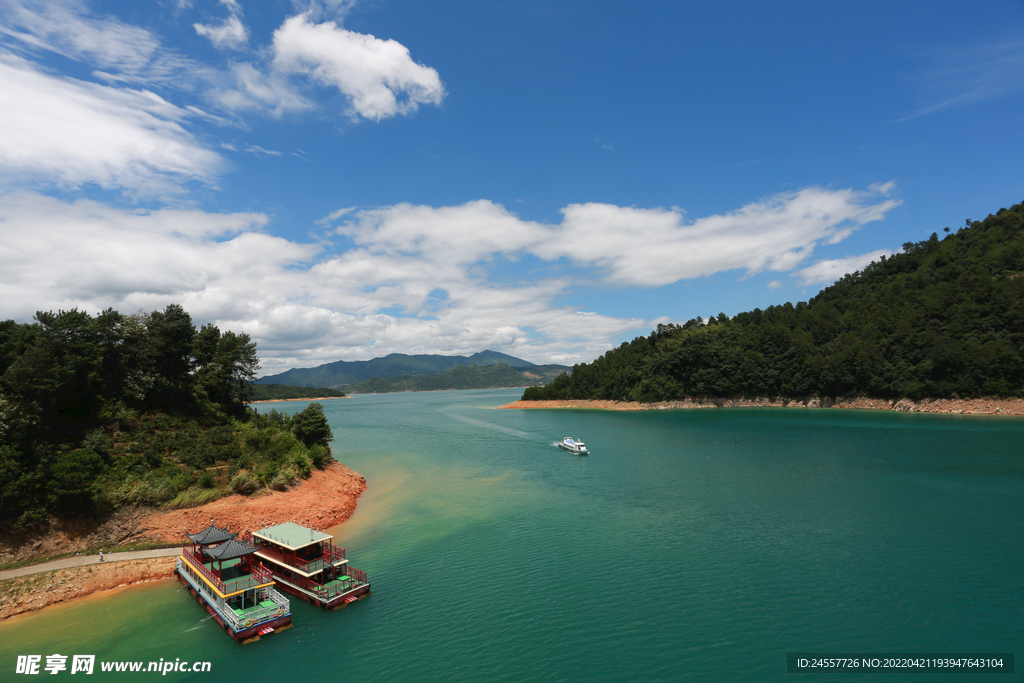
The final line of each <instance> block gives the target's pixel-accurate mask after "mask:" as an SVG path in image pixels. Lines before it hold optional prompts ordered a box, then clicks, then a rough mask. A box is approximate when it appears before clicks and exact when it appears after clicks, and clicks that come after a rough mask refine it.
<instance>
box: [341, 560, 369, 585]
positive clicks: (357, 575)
mask: <svg viewBox="0 0 1024 683" xmlns="http://www.w3.org/2000/svg"><path fill="white" fill-rule="evenodd" d="M343 571H344V572H345V575H346V576H351V577H352V579H353V580H355V581H356V583H369V581H367V580H366V572H364V571H360V570H358V569H356V568H355V567H350V566H348V565H347V564H346V565H345V566H344V568H343Z"/></svg>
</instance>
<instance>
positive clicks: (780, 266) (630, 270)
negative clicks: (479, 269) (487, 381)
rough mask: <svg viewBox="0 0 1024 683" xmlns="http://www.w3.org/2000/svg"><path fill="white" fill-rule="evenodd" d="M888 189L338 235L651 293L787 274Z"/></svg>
mask: <svg viewBox="0 0 1024 683" xmlns="http://www.w3.org/2000/svg"><path fill="white" fill-rule="evenodd" d="M891 189H892V185H891V184H887V185H884V186H877V187H873V188H870V189H869V190H867V191H865V192H857V191H854V190H849V189H847V190H825V189H821V188H806V189H803V190H800V191H799V192H792V193H785V194H780V195H776V196H774V197H771V198H769V199H767V200H765V201H763V202H755V203H752V204H748V205H747V206H744V207H743V208H741V209H739V210H738V211H735V212H732V213H729V214H723V215H718V216H709V217H706V218H699V219H696V220H694V221H692V222H686V221H685V220H684V215H683V212H682V211H681V210H679V209H639V208H635V207H621V206H615V205H611V204H597V203H589V204H572V205H569V206H567V207H566V208H564V209H562V215H563V220H562V222H561V224H558V225H544V224H539V223H534V222H531V221H524V220H521V219H519V218H518V217H517V216H515V215H514V214H512V213H510V212H509V211H508V210H506V209H505V208H504V207H502V206H499V205H497V204H494V203H492V202H489V201H486V200H480V201H476V202H469V203H467V204H463V205H461V206H457V207H441V208H434V207H429V206H412V205H408V204H401V205H397V206H392V207H387V208H384V209H375V210H368V211H358V212H355V213H346V215H345V216H344V217H345V218H347V222H345V223H343V224H342V225H341V226H339V227H338V231H339V232H340V233H341V234H344V235H346V236H348V237H350V238H352V239H353V240H354V241H355V242H356V243H357V244H360V245H363V246H365V247H367V248H368V249H370V250H371V251H377V252H381V253H385V254H388V255H392V256H393V255H396V254H407V255H418V256H421V257H425V258H427V259H428V260H431V259H440V257H441V255H444V256H445V257H446V258H447V259H449V262H452V261H455V260H458V261H462V262H475V261H478V260H481V259H485V258H491V257H493V255H495V254H499V253H500V254H503V255H506V256H513V257H514V256H516V255H517V254H525V253H528V254H532V255H533V256H536V257H537V258H540V259H543V260H548V261H551V260H554V259H559V258H561V259H565V260H566V261H569V262H571V263H573V264H575V265H578V266H580V267H584V268H596V269H598V270H600V271H602V272H603V274H604V280H605V281H606V283H608V284H612V285H617V286H646V287H657V286H662V285H667V284H670V283H673V282H678V281H679V280H692V279H695V278H699V277H702V276H706V275H710V274H712V273H716V272H720V271H725V270H735V269H742V270H745V271H746V272H747V274H748V275H752V274H755V273H758V272H761V271H764V270H770V271H777V272H782V271H787V270H791V269H793V268H795V267H796V266H797V265H798V264H799V263H801V262H802V261H803V260H804V259H806V258H807V257H808V256H809V255H810V254H811V253H812V252H813V250H814V247H815V246H816V245H818V244H822V243H826V244H833V243H836V242H838V241H840V240H842V239H844V238H845V237H847V236H848V235H849V234H850V233H851V232H852V231H853V230H855V229H856V228H858V227H859V226H861V225H863V224H865V223H869V222H871V221H876V220H880V219H881V218H882V217H883V216H884V215H885V214H886V212H888V211H889V210H890V209H892V208H893V207H894V206H897V205H898V204H899V201H898V200H895V199H887V198H885V195H886V194H887V193H888V192H889V191H891Z"/></svg>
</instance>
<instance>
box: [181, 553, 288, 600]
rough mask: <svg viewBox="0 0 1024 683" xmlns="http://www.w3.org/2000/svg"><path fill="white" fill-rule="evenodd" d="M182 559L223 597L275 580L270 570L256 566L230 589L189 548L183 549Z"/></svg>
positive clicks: (234, 582)
mask: <svg viewBox="0 0 1024 683" xmlns="http://www.w3.org/2000/svg"><path fill="white" fill-rule="evenodd" d="M181 554H182V557H184V558H185V560H186V561H188V563H189V566H191V567H192V568H193V569H194V570H196V571H197V572H199V573H200V574H202V575H203V577H205V578H206V580H207V581H209V582H210V583H211V584H212V585H213V586H214V587H215V588H216V589H217V590H218V591H220V592H221V593H222V594H223V595H227V594H228V593H237V592H238V591H244V590H248V589H250V588H255V587H256V586H260V585H263V584H265V583H272V582H273V580H274V578H273V575H272V574H271V573H270V570H269V569H267V568H266V567H263V566H261V565H254V566H253V567H252V569H251V572H250V574H249V575H248V576H247V577H245V578H244V579H243V578H239V579H235V580H233V581H232V582H231V587H230V589H229V588H228V587H227V586H225V585H224V582H223V581H222V580H221V579H220V578H219V577H218V576H217V575H216V574H214V573H213V572H212V571H211V570H210V569H209V568H207V566H206V565H205V564H204V563H203V558H202V557H198V556H196V554H195V553H194V552H192V550H191V549H189V548H182V553H181Z"/></svg>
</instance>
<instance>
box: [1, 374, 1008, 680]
mask: <svg viewBox="0 0 1024 683" xmlns="http://www.w3.org/2000/svg"><path fill="white" fill-rule="evenodd" d="M520 393H521V391H520V390H490V391H460V392H436V393H419V394H390V395H375V396H374V395H365V396H357V397H355V398H352V399H346V400H336V401H324V402H323V405H324V409H325V412H326V414H327V416H328V418H329V420H330V422H331V427H332V429H333V430H334V434H335V442H334V444H333V446H334V452H335V455H336V457H337V458H338V459H339V460H341V461H342V462H344V463H346V464H347V465H349V466H350V467H352V468H353V469H355V470H356V471H358V472H360V473H361V474H363V475H364V476H366V478H367V480H368V483H369V489H368V490H367V492H366V493H365V494H363V496H362V498H361V499H360V502H359V507H358V509H357V511H356V514H355V515H354V516H353V518H352V519H351V520H350V521H349V522H347V523H345V524H344V525H342V526H340V527H337V528H336V529H335V530H334V532H335V533H336V534H337V536H338V539H337V542H338V544H339V545H342V546H344V547H345V548H346V549H347V554H348V557H349V559H350V561H351V563H352V565H353V566H355V567H357V568H359V569H363V570H365V571H367V572H368V573H369V576H370V580H371V582H372V584H373V594H372V595H371V596H369V597H368V598H366V599H364V600H362V601H360V602H358V603H356V604H354V605H351V606H349V607H346V608H344V609H342V610H339V611H336V612H330V613H328V612H324V611H322V610H319V609H317V608H314V607H312V606H311V605H309V604H307V603H305V602H302V601H300V600H298V599H293V601H292V605H293V612H294V624H295V627H294V628H292V629H291V630H288V631H285V632H282V633H279V634H274V635H272V636H270V637H266V638H264V639H262V640H261V641H260V642H257V643H253V644H250V645H245V646H241V645H238V644H236V643H235V642H234V641H233V640H231V639H230V638H229V637H228V636H226V635H225V634H224V633H223V632H222V630H221V629H220V627H218V626H217V624H216V623H215V622H213V621H212V620H211V619H209V618H208V617H207V614H206V612H205V611H204V610H203V609H202V608H201V607H200V606H199V605H198V603H196V602H195V601H194V600H193V599H192V598H191V597H190V596H189V595H188V594H187V593H186V592H184V591H183V590H181V586H180V584H178V583H176V582H169V581H168V582H160V583H157V584H151V585H147V586H140V587H133V588H130V589H126V590H123V591H121V592H118V593H115V594H113V595H109V594H108V595H103V596H91V597H89V598H86V599H84V600H80V601H77V602H74V603H70V604H67V605H61V606H56V607H53V608H48V609H46V610H43V611H41V612H37V613H34V614H30V615H25V616H22V617H17V618H14V619H10V620H7V621H6V622H2V623H0V680H25V679H24V678H22V677H21V676H15V675H14V674H13V672H14V669H15V660H16V657H17V655H19V654H41V655H43V658H44V663H45V656H46V655H49V654H55V653H59V654H65V655H74V654H95V655H96V656H97V660H142V661H156V660H159V659H160V658H163V659H164V660H174V659H175V658H181V659H183V660H206V661H209V662H211V667H212V672H211V673H212V675H211V673H205V674H184V673H169V674H167V676H165V677H162V678H164V679H166V680H197V681H198V680H207V681H209V680H213V679H214V678H215V679H216V680H218V681H251V680H254V679H256V678H258V679H259V680H280V681H306V680H310V679H317V678H319V679H322V680H330V681H336V680H354V681H381V682H385V683H390V682H392V681H680V680H693V681H793V680H839V679H842V680H846V679H851V680H854V679H855V680H879V681H882V680H900V681H913V680H936V676H935V675H933V674H915V673H903V674H900V675H899V676H896V677H893V676H892V674H891V673H890V674H886V673H878V674H875V673H868V674H864V673H849V674H823V675H809V674H787V673H786V653H787V652H846V653H861V652H876V653H891V652H907V653H911V652H931V653H940V652H1017V653H1018V654H1019V652H1020V645H1021V644H1022V642H1024V598H1022V595H1024V591H1022V587H1021V582H1022V576H1024V570H1022V569H1021V565H1022V560H1024V456H1022V450H1021V444H1022V443H1024V419H1020V418H1017V419H1013V418H999V417H965V416H944V415H919V414H894V413H888V412H877V411H839V410H820V409H783V408H779V409H772V408H750V409H718V410H690V411H649V412H635V413H615V412H604V411H589V410H531V411H516V410H493V408H494V407H496V406H499V405H503V404H505V403H507V402H509V401H511V400H514V399H516V398H518V396H519V395H520ZM306 405H307V404H306V403H300V402H289V403H280V404H261V405H259V406H258V407H259V409H260V412H266V411H268V410H270V409H271V408H277V409H279V410H282V411H286V412H289V413H293V412H297V411H299V410H301V409H303V408H304V407H305V406H306ZM563 436H574V437H579V438H581V439H583V440H585V441H586V443H587V445H588V447H589V448H590V450H591V451H592V454H591V455H590V456H586V457H584V456H576V455H571V454H568V453H564V452H562V451H560V450H559V449H558V448H556V447H555V445H554V444H555V443H556V442H557V441H559V440H560V439H561V438H562V437H563ZM297 516H298V515H297ZM69 661H70V659H69ZM1017 666H1018V667H1019V666H1020V664H1018V665H1017ZM1017 672H1018V673H1016V674H1012V675H1006V674H1002V675H999V674H981V675H979V674H973V675H972V674H952V675H948V676H942V675H940V676H939V678H942V679H943V680H957V681H964V680H983V681H998V680H1020V676H1021V674H1020V669H1019V668H1018V669H1017ZM43 675H47V674H45V673H44V674H43ZM60 675H61V676H69V675H70V674H69V673H68V672H67V671H65V672H63V673H62V674H60ZM75 675H76V676H78V675H79V674H75ZM94 675H95V676H97V677H98V678H102V679H103V680H136V679H140V678H142V679H144V678H147V675H146V674H143V673H136V674H129V673H125V674H120V675H114V674H101V673H99V672H98V671H97V673H96V674H94ZM152 676H153V674H149V677H150V678H152ZM47 677H49V676H48V675H47ZM87 680H89V679H87Z"/></svg>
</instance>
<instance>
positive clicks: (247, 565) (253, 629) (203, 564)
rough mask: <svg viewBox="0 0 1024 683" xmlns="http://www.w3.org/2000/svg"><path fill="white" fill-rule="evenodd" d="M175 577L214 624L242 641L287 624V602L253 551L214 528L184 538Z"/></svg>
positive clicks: (250, 547) (230, 535)
mask: <svg viewBox="0 0 1024 683" xmlns="http://www.w3.org/2000/svg"><path fill="white" fill-rule="evenodd" d="M186 535H187V536H188V538H189V540H190V541H191V542H192V545H191V547H186V548H183V549H182V552H181V555H180V556H179V557H178V561H177V563H176V565H175V569H174V573H175V574H176V575H177V576H178V578H179V579H180V580H181V582H182V583H183V584H185V586H186V587H187V588H188V589H189V592H190V593H192V596H193V597H194V598H195V599H196V600H198V601H199V603H200V604H201V605H203V606H204V607H206V611H207V612H209V613H210V614H211V615H212V616H213V618H214V619H216V620H217V623H218V624H220V625H221V626H222V627H224V629H225V630H226V631H227V632H228V633H229V634H230V635H231V637H232V638H234V639H235V640H237V641H239V642H241V641H244V640H248V639H250V638H254V637H257V636H264V635H267V634H268V633H271V632H273V631H274V630H275V629H279V628H281V627H282V626H285V625H287V624H290V623H291V620H292V612H291V603H290V602H289V600H288V598H286V597H284V596H283V595H281V594H280V593H279V592H277V591H276V590H274V588H273V586H274V578H273V575H272V574H271V572H270V571H269V570H268V569H267V568H266V567H264V566H262V565H261V564H259V563H258V562H256V561H254V557H255V553H256V548H255V547H253V546H252V545H250V544H248V543H246V542H244V541H239V540H238V539H236V538H235V534H233V533H230V532H229V531H228V530H227V529H226V528H225V529H221V528H219V527H216V526H214V525H213V520H212V519H211V520H210V526H209V527H208V528H206V529H204V530H203V531H200V532H199V533H197V534H186Z"/></svg>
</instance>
